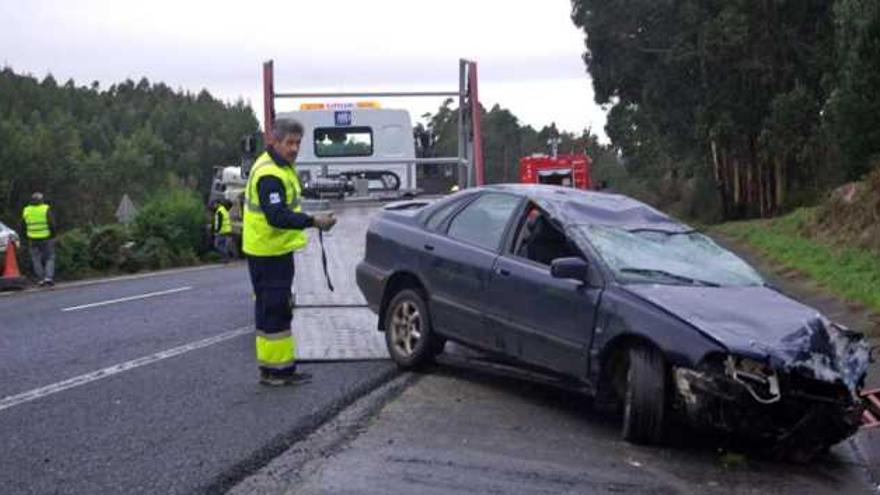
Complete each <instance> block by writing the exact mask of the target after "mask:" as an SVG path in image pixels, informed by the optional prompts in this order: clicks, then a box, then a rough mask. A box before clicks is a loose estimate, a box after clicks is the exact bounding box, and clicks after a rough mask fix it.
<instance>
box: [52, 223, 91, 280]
mask: <svg viewBox="0 0 880 495" xmlns="http://www.w3.org/2000/svg"><path fill="white" fill-rule="evenodd" d="M89 237H90V236H89V231H87V230H84V229H73V230H68V231H67V232H65V233H63V234H61V235H60V236H58V238H57V239H56V241H55V271H56V273H57V274H58V278H62V279H71V278H78V277H83V276H86V275H88V274H89V273H90V272H91V262H90V261H91V253H90V251H89V246H90V244H91V243H90V239H89Z"/></svg>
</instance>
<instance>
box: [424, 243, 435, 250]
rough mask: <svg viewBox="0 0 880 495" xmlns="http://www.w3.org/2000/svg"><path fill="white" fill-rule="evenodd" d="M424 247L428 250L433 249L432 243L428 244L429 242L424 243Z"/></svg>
mask: <svg viewBox="0 0 880 495" xmlns="http://www.w3.org/2000/svg"><path fill="white" fill-rule="evenodd" d="M425 249H427V250H428V251H433V250H434V246H432V245H430V244H425Z"/></svg>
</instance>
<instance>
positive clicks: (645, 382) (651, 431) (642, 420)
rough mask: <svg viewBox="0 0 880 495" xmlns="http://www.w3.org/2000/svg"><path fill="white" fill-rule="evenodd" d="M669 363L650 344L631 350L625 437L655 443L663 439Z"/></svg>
mask: <svg viewBox="0 0 880 495" xmlns="http://www.w3.org/2000/svg"><path fill="white" fill-rule="evenodd" d="M666 382H667V380H666V363H665V361H664V359H663V355H662V354H660V353H659V352H658V351H657V350H655V349H652V348H649V347H643V346H639V347H633V348H631V349H630V350H629V366H628V367H627V371H626V389H625V393H624V397H623V428H622V436H623V439H624V440H627V441H630V442H634V443H643V444H656V443H660V442H661V441H662V440H663V434H664V430H665V428H664V419H665V418H664V416H665V413H666V406H667V404H666Z"/></svg>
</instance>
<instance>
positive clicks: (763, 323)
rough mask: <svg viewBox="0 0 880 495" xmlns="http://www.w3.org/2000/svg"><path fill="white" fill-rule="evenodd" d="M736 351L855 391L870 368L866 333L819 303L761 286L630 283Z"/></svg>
mask: <svg viewBox="0 0 880 495" xmlns="http://www.w3.org/2000/svg"><path fill="white" fill-rule="evenodd" d="M626 289H627V290H629V291H631V292H633V293H635V294H637V295H638V296H641V297H642V298H644V299H646V300H648V301H650V302H652V303H654V304H656V305H657V306H660V307H662V308H663V309H665V310H666V311H668V312H670V313H672V314H673V315H675V316H677V317H678V318H681V319H682V320H684V321H686V322H687V323H689V324H690V325H692V326H693V327H695V328H696V329H698V330H699V331H701V332H702V333H704V334H706V335H707V336H709V337H711V338H713V339H715V340H716V341H718V342H719V343H721V344H722V345H724V346H726V347H727V348H728V350H729V351H730V352H732V353H735V354H740V355H745V356H766V357H767V358H768V359H769V364H770V365H771V366H773V367H774V368H775V369H777V370H781V371H798V372H801V373H805V374H807V375H808V376H812V377H813V378H816V379H819V380H823V381H827V382H836V381H838V380H839V381H841V382H843V383H844V384H846V386H847V387H848V388H849V389H850V390H851V391H855V390H856V389H857V388H858V387H859V386H860V384H861V380H862V378H863V377H864V375H865V372H866V371H867V369H868V361H869V360H868V345H867V343H866V342H865V341H864V338H863V336H862V334H860V333H858V332H851V331H848V330H847V329H845V328H843V327H840V326H837V325H834V324H832V323H831V322H830V321H828V320H827V319H826V318H825V317H824V316H822V315H821V314H819V313H817V312H816V310H815V309H813V308H810V307H809V306H805V305H803V304H801V303H799V302H797V301H795V300H793V299H790V298H788V297H786V296H785V295H783V294H780V293H779V292H777V291H775V290H773V289H770V288H768V287H763V286H749V287H695V286H693V287H692V286H677V285H660V284H630V285H627V286H626Z"/></svg>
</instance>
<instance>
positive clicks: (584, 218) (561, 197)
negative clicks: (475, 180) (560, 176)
mask: <svg viewBox="0 0 880 495" xmlns="http://www.w3.org/2000/svg"><path fill="white" fill-rule="evenodd" d="M483 189H485V190H490V191H491V190H494V191H503V192H508V193H513V194H517V195H520V196H524V197H527V198H529V199H530V200H532V201H534V202H535V203H537V204H538V206H540V207H541V208H542V209H543V210H545V211H547V213H548V214H549V215H550V216H551V217H553V218H554V219H556V220H557V221H559V222H561V223H562V224H563V225H603V226H610V227H618V228H622V229H625V230H629V231H634V230H655V231H660V232H691V231H693V230H694V229H693V228H692V227H690V226H688V225H685V224H683V223H681V222H679V221H678V220H675V219H674V218H672V217H670V216H669V215H667V214H665V213H663V212H661V211H660V210H657V209H656V208H654V207H652V206H649V205H647V204H645V203H642V202H641V201H637V200H635V199H633V198H630V197H629V196H624V195H622V194H614V193H607V192H599V191H586V190H582V189H573V188H570V187H562V186H551V185H547V184H496V185H491V186H485V187H483Z"/></svg>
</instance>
